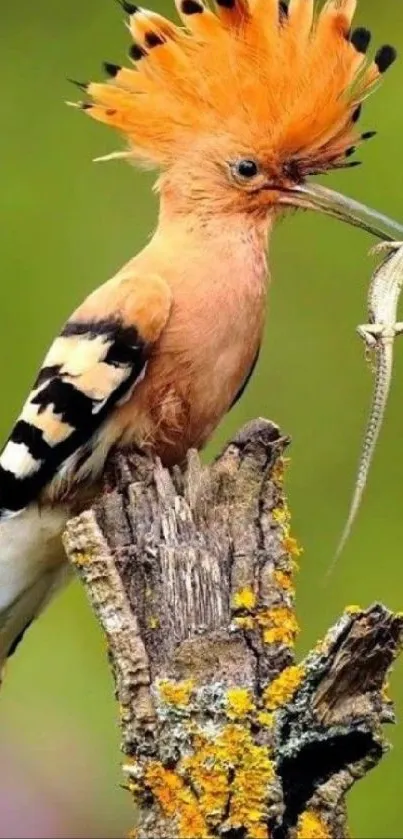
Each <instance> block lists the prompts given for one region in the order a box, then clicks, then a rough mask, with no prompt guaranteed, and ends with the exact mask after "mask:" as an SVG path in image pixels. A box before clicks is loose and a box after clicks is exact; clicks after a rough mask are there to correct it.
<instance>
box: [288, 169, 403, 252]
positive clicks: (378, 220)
mask: <svg viewBox="0 0 403 839" xmlns="http://www.w3.org/2000/svg"><path fill="white" fill-rule="evenodd" d="M278 203H279V204H283V205H288V206H292V207H302V208H305V209H306V210H316V211H317V212H319V213H325V214H326V215H328V216H333V217H334V218H338V219H340V220H341V221H345V222H346V223H347V224H351V225H353V227H361V228H362V230H366V231H367V232H368V233H372V234H373V235H374V236H377V237H378V238H379V239H383V240H388V241H391V242H392V241H395V240H396V239H399V240H400V241H401V240H402V239H403V225H402V224H399V222H397V221H393V219H390V218H388V216H385V215H383V213H378V212H377V211H376V210H371V209H370V208H369V207H366V206H365V204H360V202H359V201H354V199H353V198H346V197H345V196H344V195H341V194H340V193H339V192H335V191H334V190H333V189H328V188H327V187H324V186H321V185H319V184H306V183H304V184H299V185H296V186H294V187H290V189H285V190H282V191H281V194H280V195H279V198H278Z"/></svg>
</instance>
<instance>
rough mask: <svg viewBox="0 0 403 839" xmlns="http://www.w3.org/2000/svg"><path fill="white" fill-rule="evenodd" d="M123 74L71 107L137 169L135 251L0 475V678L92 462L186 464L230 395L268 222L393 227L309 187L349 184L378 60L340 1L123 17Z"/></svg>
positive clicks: (270, 1)
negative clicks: (337, 177)
mask: <svg viewBox="0 0 403 839" xmlns="http://www.w3.org/2000/svg"><path fill="white" fill-rule="evenodd" d="M122 5H123V8H124V10H125V12H126V13H127V14H128V16H129V29H130V33H131V36H132V38H133V43H132V46H131V48H130V58H131V62H132V63H131V66H130V67H119V66H116V65H112V64H109V63H108V64H105V70H106V71H107V73H108V74H109V76H110V77H111V78H110V80H109V81H108V82H107V83H91V84H88V85H85V86H84V88H85V91H86V94H87V95H88V101H87V102H84V103H81V104H79V105H78V107H80V108H81V109H82V110H83V111H84V112H85V113H86V114H88V115H89V116H90V117H92V118H93V119H95V120H99V121H100V122H103V123H106V124H108V125H110V126H112V127H114V128H115V129H117V130H118V131H119V132H120V133H121V134H123V135H124V137H125V138H126V140H127V150H125V151H124V152H118V153H117V154H115V155H111V157H116V156H121V157H124V158H127V159H128V160H138V161H139V162H140V163H146V164H147V165H150V164H151V165H154V166H156V167H158V168H159V170H160V176H159V180H158V182H157V189H158V192H159V195H160V213H159V221H158V225H157V229H156V231H155V233H154V236H153V238H152V239H151V241H150V243H149V244H148V245H147V246H146V247H145V248H144V250H143V251H142V252H141V253H139V254H138V255H137V256H136V257H134V258H133V259H132V260H131V261H130V262H129V263H128V264H127V265H125V267H124V268H122V269H121V270H120V271H119V272H118V273H117V274H116V276H114V277H113V278H112V279H111V280H109V281H108V282H106V283H105V284H104V285H102V286H100V287H99V288H98V289H97V290H96V291H94V292H93V293H92V294H91V295H90V296H89V297H88V298H87V299H86V300H85V301H84V303H82V305H81V306H79V308H78V309H76V311H75V312H74V314H73V315H72V316H71V318H70V319H69V320H68V321H67V323H66V325H65V326H64V328H63V329H62V331H61V333H60V335H59V337H57V338H56V340H55V341H54V343H53V345H52V346H51V348H50V350H49V353H48V355H47V356H46V358H45V361H44V363H43V366H42V369H41V371H40V373H39V375H38V377H37V379H36V381H35V384H34V386H33V390H32V392H31V393H30V395H29V397H28V399H27V401H26V403H25V405H24V407H23V409H22V413H21V415H20V417H19V419H18V421H17V423H16V425H15V427H14V429H13V431H12V433H11V435H10V437H9V440H8V442H7V444H6V446H5V448H4V450H3V453H2V455H1V458H0V515H1V519H0V663H1V661H4V659H5V658H6V657H7V655H9V654H10V653H11V652H13V651H14V649H15V647H16V646H17V644H18V641H19V640H20V638H21V637H22V635H23V633H24V631H25V629H26V628H27V626H28V625H29V624H30V622H31V621H32V619H33V618H34V617H35V616H36V615H37V614H38V613H39V612H40V610H41V609H42V608H43V606H44V605H45V603H46V602H47V601H48V600H49V597H50V596H51V595H52V593H53V592H54V591H55V590H56V589H57V588H58V587H59V586H60V585H61V582H62V580H63V579H65V578H66V576H67V574H66V570H67V568H66V566H67V563H66V562H65V561H64V555H63V549H62V542H61V534H62V531H63V528H64V526H65V523H66V521H67V519H68V518H69V516H71V515H72V514H73V513H74V512H75V511H76V510H77V509H80V508H82V506H83V505H84V504H85V503H86V502H88V499H89V498H91V495H92V494H93V493H95V492H96V489H97V486H99V478H100V476H101V474H102V471H103V469H104V464H105V460H106V458H107V455H108V453H109V452H110V450H111V448H112V447H116V446H117V447H127V446H131V445H135V446H136V447H140V448H141V449H144V450H145V451H149V452H151V453H154V454H157V455H159V456H160V457H161V459H162V461H163V463H165V464H172V463H176V462H180V461H181V460H182V459H183V458H184V455H185V453H186V451H187V449H189V447H191V446H194V447H197V448H201V447H202V446H203V445H204V444H205V443H206V441H207V440H208V438H209V437H210V435H211V434H212V432H213V430H214V429H215V428H216V426H217V424H218V423H219V422H220V420H221V418H222V417H223V416H224V414H225V413H226V412H227V411H229V409H230V408H231V406H232V405H233V404H234V403H235V402H236V400H237V399H238V398H239V396H240V394H241V393H242V391H243V389H244V387H245V385H246V383H247V381H248V379H249V377H250V375H251V373H252V371H253V368H254V365H255V364H256V361H257V358H258V354H259V347H260V343H261V340H262V332H263V328H264V320H265V298H266V287H267V265H266V256H265V254H266V248H267V241H268V237H269V235H270V233H271V230H272V228H273V225H274V223H275V221H276V219H277V218H278V216H279V215H280V213H281V212H283V211H284V209H286V208H287V207H294V208H295V207H303V208H308V209H313V210H318V211H320V212H324V213H327V214H329V215H332V216H335V217H337V218H340V219H343V220H344V221H347V222H349V223H350V224H353V225H356V226H360V227H363V228H364V229H366V230H369V231H371V232H372V233H374V234H376V235H380V236H383V238H387V237H388V236H389V238H393V234H394V233H396V232H398V233H399V234H400V238H401V234H402V230H401V228H399V226H398V225H396V224H394V222H392V221H390V220H389V219H387V218H385V217H384V216H381V215H379V214H378V213H376V212H375V211H373V210H369V209H368V208H366V207H364V206H362V205H360V204H358V203H357V202H354V201H352V200H349V199H346V198H344V197H343V196H341V195H339V194H337V193H335V192H332V191H331V190H328V189H325V188H323V187H320V186H318V185H312V184H309V183H307V178H308V177H309V176H310V175H315V174H318V173H322V172H327V171H328V170H331V169H339V168H342V167H347V166H349V167H351V166H354V165H355V162H354V161H351V160H350V157H351V155H352V154H353V152H354V150H355V147H356V146H357V144H358V143H359V142H360V141H361V140H365V139H367V138H368V137H369V136H370V134H369V133H366V134H365V133H364V134H360V132H359V129H358V121H359V117H360V111H361V105H362V102H363V100H364V99H365V98H366V97H367V95H368V94H369V93H370V91H372V89H373V88H374V86H376V84H377V82H378V80H379V79H380V77H381V75H382V74H383V73H384V71H385V70H387V68H388V67H389V66H390V65H391V64H392V62H393V61H394V59H395V51H394V49H393V48H392V47H390V46H383V47H381V48H380V49H379V50H378V51H377V52H376V55H375V58H374V60H368V59H367V57H366V54H367V50H368V47H369V42H370V33H369V31H368V30H366V29H364V28H356V29H352V28H351V23H352V18H353V14H354V11H355V6H356V0H328V2H325V4H324V5H323V6H322V9H321V10H320V11H314V0H290V2H289V4H288V5H287V4H286V3H284V2H278V0H216V8H215V10H214V11H213V10H212V9H210V8H207V7H206V6H205V5H204V4H203V2H202V0H179V2H178V12H179V15H180V17H181V19H182V22H183V25H181V26H177V25H174V24H173V23H171V22H170V21H168V20H166V19H165V18H163V17H161V16H160V15H158V14H155V13H153V12H149V11H145V10H144V9H142V8H138V7H136V6H133V5H131V4H130V3H127V2H126V0H124V2H123V4H122Z"/></svg>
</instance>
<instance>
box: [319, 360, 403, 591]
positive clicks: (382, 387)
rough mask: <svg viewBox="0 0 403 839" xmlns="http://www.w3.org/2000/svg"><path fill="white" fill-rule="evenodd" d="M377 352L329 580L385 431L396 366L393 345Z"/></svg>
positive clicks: (345, 542)
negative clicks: (360, 445)
mask: <svg viewBox="0 0 403 839" xmlns="http://www.w3.org/2000/svg"><path fill="white" fill-rule="evenodd" d="M375 352H377V353H378V360H377V371H376V379H375V389H374V396H373V400H372V406H371V413H370V418H369V422H368V426H367V430H366V434H365V438H364V445H363V448H362V452H361V458H360V462H359V467H358V475H357V481H356V485H355V490H354V494H353V498H352V501H351V506H350V511H349V514H348V518H347V522H346V525H345V527H344V530H343V533H342V536H341V539H340V541H339V544H338V546H337V550H336V553H335V556H334V558H333V560H332V563H331V565H330V567H329V570H328V572H327V574H326V576H327V577H328V576H329V575H330V574H331V572H332V571H333V569H334V566H335V565H336V562H337V560H338V558H339V556H340V554H341V553H342V551H343V550H344V548H345V546H346V544H347V541H348V538H349V536H350V533H351V530H352V527H353V524H354V522H355V519H356V517H357V514H358V511H359V509H360V506H361V502H362V498H363V495H364V490H365V487H366V485H367V481H368V475H369V470H370V468H371V464H372V460H373V456H374V452H375V448H376V444H377V441H378V437H379V432H380V430H381V427H382V421H383V418H384V415H385V409H386V405H387V401H388V396H389V390H390V383H391V378H392V365H393V347H392V344H391V343H390V344H389V343H388V344H387V345H383V346H380V347H377V348H375Z"/></svg>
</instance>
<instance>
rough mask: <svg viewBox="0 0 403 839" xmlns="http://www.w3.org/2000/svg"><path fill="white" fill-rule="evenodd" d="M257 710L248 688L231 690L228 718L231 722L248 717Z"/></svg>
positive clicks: (229, 691) (228, 701)
mask: <svg viewBox="0 0 403 839" xmlns="http://www.w3.org/2000/svg"><path fill="white" fill-rule="evenodd" d="M254 708H255V705H254V702H253V698H252V694H251V692H250V690H248V688H230V690H228V692H227V716H228V717H229V718H230V719H231V720H235V719H237V718H239V717H240V718H241V717H246V715H247V714H250V712H251V711H253V710H254Z"/></svg>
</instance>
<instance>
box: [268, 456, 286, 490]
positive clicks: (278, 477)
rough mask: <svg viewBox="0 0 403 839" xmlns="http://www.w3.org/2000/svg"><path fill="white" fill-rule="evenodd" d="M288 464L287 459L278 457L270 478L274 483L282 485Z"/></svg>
mask: <svg viewBox="0 0 403 839" xmlns="http://www.w3.org/2000/svg"><path fill="white" fill-rule="evenodd" d="M289 463H290V458H289V457H279V459H278V460H277V463H276V464H275V466H274V468H273V469H272V473H271V477H272V480H273V481H276V483H278V484H280V485H281V484H282V483H283V481H284V473H285V470H286V467H287V466H288V464H289Z"/></svg>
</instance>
